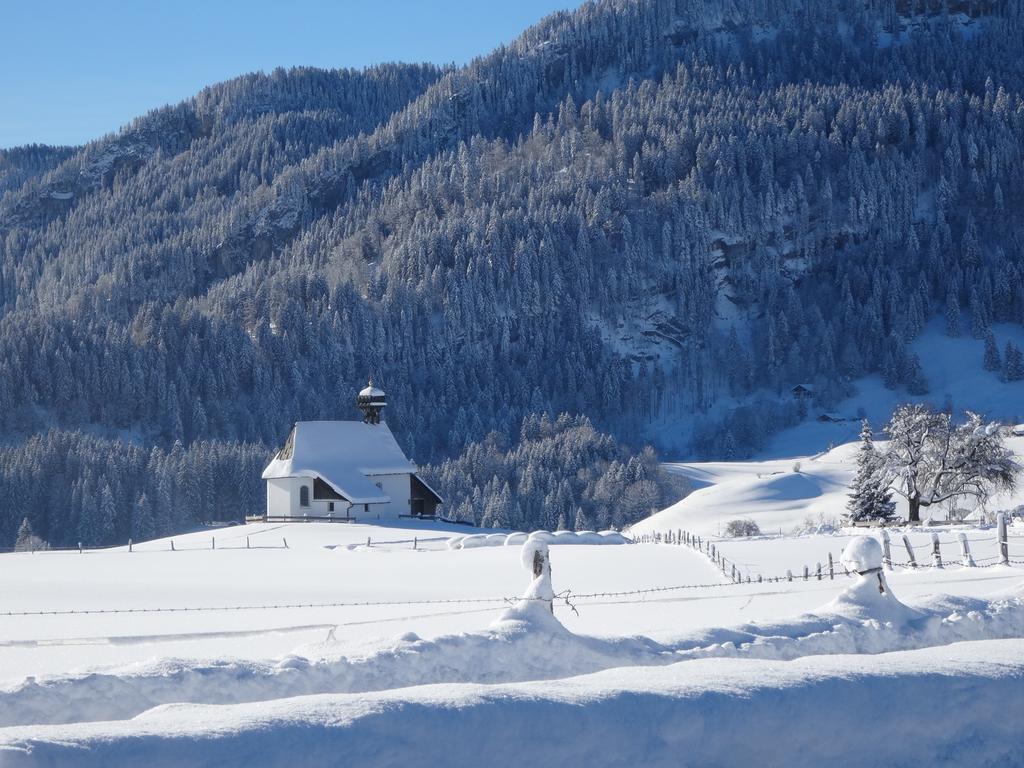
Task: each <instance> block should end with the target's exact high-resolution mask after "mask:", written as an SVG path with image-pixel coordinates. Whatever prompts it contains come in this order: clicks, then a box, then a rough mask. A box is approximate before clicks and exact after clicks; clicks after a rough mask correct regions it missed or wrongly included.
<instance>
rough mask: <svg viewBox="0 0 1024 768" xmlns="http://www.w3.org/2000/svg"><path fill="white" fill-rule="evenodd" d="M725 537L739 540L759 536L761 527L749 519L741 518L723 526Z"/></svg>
mask: <svg viewBox="0 0 1024 768" xmlns="http://www.w3.org/2000/svg"><path fill="white" fill-rule="evenodd" d="M725 535H726V536H728V537H729V538H731V539H735V538H739V537H741V536H760V535H761V526H759V525H758V524H757V523H755V522H754V521H753V520H751V519H750V518H749V517H742V518H738V519H736V520H730V521H729V522H728V523H726V524H725Z"/></svg>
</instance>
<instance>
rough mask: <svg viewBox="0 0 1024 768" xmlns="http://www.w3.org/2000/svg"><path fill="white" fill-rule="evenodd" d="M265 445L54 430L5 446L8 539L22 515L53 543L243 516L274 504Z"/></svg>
mask: <svg viewBox="0 0 1024 768" xmlns="http://www.w3.org/2000/svg"><path fill="white" fill-rule="evenodd" d="M269 458H270V451H268V450H267V449H266V448H264V447H262V446H259V445H251V444H246V443H223V442H207V441H199V442H196V443H193V444H192V445H191V446H189V448H187V449H186V448H184V447H183V446H182V445H181V443H175V444H174V445H173V446H172V447H171V448H170V450H166V451H165V450H163V449H162V448H159V447H155V448H152V449H150V450H147V449H144V448H140V447H139V446H137V445H134V444H132V443H128V442H124V441H122V440H110V439H104V438H100V437H96V436H93V435H88V434H84V433H82V432H62V431H58V430H51V431H49V432H46V433H44V434H42V435H37V436H35V437H32V438H31V439H29V440H28V441H26V442H25V443H24V444H23V445H19V446H16V447H3V448H0V510H2V514H0V542H2V543H3V545H4V546H10V545H13V543H14V542H15V539H16V537H17V533H18V528H19V526H20V524H21V522H22V521H23V520H24V519H27V520H28V521H29V525H30V526H31V531H32V533H34V534H35V535H36V536H38V537H39V538H40V539H42V540H43V541H45V542H47V543H48V544H49V545H50V546H55V547H61V546H74V545H76V544H77V543H78V542H82V543H83V544H85V545H86V546H99V545H107V544H123V543H125V542H127V541H128V539H130V538H131V539H134V540H135V541H143V540H146V539H151V538H155V537H158V536H162V535H165V534H169V533H175V532H179V531H185V530H189V529H190V528H194V527H196V526H199V525H202V524H204V523H207V522H211V521H230V520H242V519H244V517H245V515H248V514H260V513H262V512H263V511H264V509H265V507H266V502H265V498H266V497H265V490H264V484H263V481H262V480H261V479H260V473H261V472H262V471H263V467H264V466H265V465H266V462H267V461H268V460H269Z"/></svg>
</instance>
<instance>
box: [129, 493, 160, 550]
mask: <svg viewBox="0 0 1024 768" xmlns="http://www.w3.org/2000/svg"><path fill="white" fill-rule="evenodd" d="M155 536H156V519H155V517H154V515H153V505H152V504H150V503H149V499H148V498H147V497H146V494H145V493H143V494H142V495H141V496H139V498H138V499H137V500H136V502H135V509H133V510H132V539H133V540H134V541H148V540H149V539H152V538H154V537H155Z"/></svg>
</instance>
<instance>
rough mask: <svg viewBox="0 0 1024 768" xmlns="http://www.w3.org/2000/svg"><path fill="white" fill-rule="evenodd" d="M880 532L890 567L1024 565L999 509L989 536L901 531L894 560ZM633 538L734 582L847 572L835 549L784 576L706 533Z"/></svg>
mask: <svg viewBox="0 0 1024 768" xmlns="http://www.w3.org/2000/svg"><path fill="white" fill-rule="evenodd" d="M880 536H881V541H880V543H881V544H882V549H883V553H884V554H883V563H884V566H885V567H886V568H887V569H888V570H892V569H893V568H897V567H899V568H906V569H909V570H916V569H918V568H927V567H931V568H944V567H946V566H947V565H960V566H962V567H964V568H991V567H993V566H996V565H1004V566H1010V565H1024V559H1014V558H1012V557H1010V543H1009V533H1008V529H1007V524H1006V516H1005V515H1004V514H1003V513H1000V514H999V515H998V516H997V524H996V531H995V535H994V536H987V537H976V538H968V537H967V535H966V533H964V532H960V533H959V534H958V536H957V539H956V540H955V541H948V540H947V541H943V540H942V539H941V538H940V536H939V534H938V533H935V532H931V533H930V536H931V540H930V541H929V542H924V543H921V544H916V545H915V544H912V543H911V541H910V538H909V536H908V535H907V534H902V543H903V545H904V548H905V550H906V552H907V559H906V560H903V561H898V560H894V559H893V557H892V542H891V539H890V537H889V532H888V531H887V530H886V529H885V528H881V529H880ZM634 541H635V542H636V543H641V544H643V543H653V544H669V545H678V546H686V547H689V548H691V549H693V550H695V551H696V552H698V553H700V554H701V555H703V556H704V557H706V558H707V559H708V560H709V561H710V562H711V564H712V565H713V566H715V567H716V568H717V569H718V570H719V571H721V573H722V575H723V576H724V577H726V578H727V579H729V580H730V581H731V582H733V583H747V584H750V583H754V582H757V583H763V582H765V581H780V580H783V579H784V580H786V581H794V580H799V579H802V580H803V581H809V580H811V579H815V580H817V581H822V580H824V579H826V578H828V579H830V580H831V579H835V577H836V574H837V573H838V572H839V569H840V568H842V570H843V574H842V575H848V574H847V573H846V570H845V568H843V567H842V565H841V564H838V563H837V562H836V561H835V559H834V558H833V556H832V553H831V552H829V553H828V556H827V557H828V559H827V562H826V563H824V564H823V563H822V562H821V561H816V562H815V564H814V567H813V568H812V567H811V566H810V565H809V564H804V565H802V566H800V567H798V568H797V569H796V574H797V575H796V576H794V571H793V569H787V571H786V574H785V576H784V577H780V576H777V575H776V576H765V575H764V574H757V575H756V576H755V575H752V574H751V573H750V570H749V569H748V568H746V567H745V566H743V565H742V564H739V563H737V562H735V561H730V560H729V559H728V558H726V557H725V555H724V553H723V552H722V550H721V541H719V542H718V543H717V544H716V543H715V541H713V540H711V539H705V538H704V537H703V536H700V535H698V534H692V533H690V532H689V531H686V530H684V529H682V528H675V529H668V530H665V531H654V532H651V533H645V534H641V535H639V536H637V537H636V538H635V539H634ZM982 543H994V544H995V545H996V548H997V550H998V554H996V555H993V556H990V557H978V558H976V557H974V556H973V553H972V552H971V544H982ZM943 546H946V547H951V546H955V547H959V549H960V557H959V558H958V559H957V560H945V561H944V560H943V558H942V547H943ZM918 551H930V552H931V555H932V557H931V562H930V563H926V564H923V563H918V562H917V557H916V554H915V553H916V552H918Z"/></svg>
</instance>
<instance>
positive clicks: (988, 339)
mask: <svg viewBox="0 0 1024 768" xmlns="http://www.w3.org/2000/svg"><path fill="white" fill-rule="evenodd" d="M983 365H984V366H985V370H986V371H1001V370H1002V368H1003V361H1002V358H1001V357H1000V356H999V347H998V346H997V345H996V337H995V336H994V335H993V334H992V331H989V332H988V333H986V334H985V359H984V361H983Z"/></svg>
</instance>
